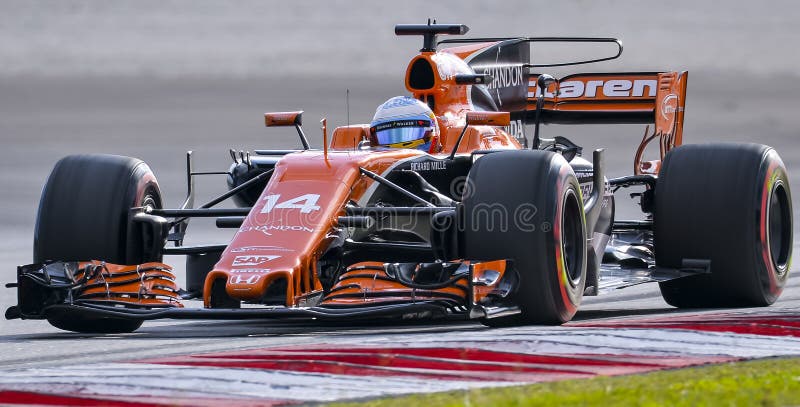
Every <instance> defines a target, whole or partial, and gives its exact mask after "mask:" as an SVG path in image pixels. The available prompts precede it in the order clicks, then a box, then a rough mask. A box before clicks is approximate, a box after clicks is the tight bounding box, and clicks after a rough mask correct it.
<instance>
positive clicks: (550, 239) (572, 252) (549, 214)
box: [460, 150, 587, 326]
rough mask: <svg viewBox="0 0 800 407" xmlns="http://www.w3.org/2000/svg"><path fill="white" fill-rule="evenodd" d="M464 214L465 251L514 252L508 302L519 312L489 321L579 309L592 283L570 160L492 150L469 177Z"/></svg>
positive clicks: (474, 256)
mask: <svg viewBox="0 0 800 407" xmlns="http://www.w3.org/2000/svg"><path fill="white" fill-rule="evenodd" d="M462 203H463V206H462V211H461V213H460V216H461V219H460V221H461V224H462V225H463V228H464V229H463V234H462V236H463V246H462V247H463V250H464V253H463V254H464V256H465V258H467V259H471V260H497V259H511V260H513V265H514V268H513V269H512V270H510V271H509V272H516V273H517V277H518V284H517V290H516V292H514V293H513V294H510V298H509V301H508V302H509V304H513V305H517V306H519V308H520V310H521V311H522V313H521V314H520V315H516V316H511V317H503V318H498V319H486V320H484V321H482V322H483V323H484V324H486V325H490V326H505V325H513V324H518V323H528V324H561V323H564V322H567V321H569V320H570V319H572V317H573V316H574V315H575V312H576V311H577V309H578V305H580V302H581V299H582V297H583V291H584V287H585V284H586V254H587V241H586V218H585V216H584V212H583V201H582V199H581V192H580V187H579V185H578V180H577V178H576V177H575V173H574V172H573V170H572V168H571V167H570V165H569V164H568V163H567V161H566V160H565V159H564V158H563V157H562V156H561V155H560V154H555V153H552V152H549V151H530V150H522V151H509V152H500V153H492V154H487V155H485V156H483V157H481V158H480V159H479V160H477V161H476V162H475V164H474V165H473V167H472V169H471V170H470V172H469V176H468V179H467V190H466V193H465V196H464V197H463V201H462Z"/></svg>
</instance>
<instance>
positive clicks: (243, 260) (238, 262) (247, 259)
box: [233, 256, 281, 266]
mask: <svg viewBox="0 0 800 407" xmlns="http://www.w3.org/2000/svg"><path fill="white" fill-rule="evenodd" d="M279 257H281V256H236V257H235V258H234V259H233V265H234V266H258V265H259V264H264V263H266V262H268V261H272V260H275V259H277V258H279Z"/></svg>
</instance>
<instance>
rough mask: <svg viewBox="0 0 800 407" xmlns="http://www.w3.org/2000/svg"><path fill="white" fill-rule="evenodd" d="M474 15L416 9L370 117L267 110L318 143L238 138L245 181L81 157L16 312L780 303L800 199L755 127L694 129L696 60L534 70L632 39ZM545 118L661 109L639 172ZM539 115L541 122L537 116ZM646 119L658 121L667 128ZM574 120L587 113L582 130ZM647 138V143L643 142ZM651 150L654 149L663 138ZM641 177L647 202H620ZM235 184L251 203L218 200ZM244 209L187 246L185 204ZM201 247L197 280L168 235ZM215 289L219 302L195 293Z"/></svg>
mask: <svg viewBox="0 0 800 407" xmlns="http://www.w3.org/2000/svg"><path fill="white" fill-rule="evenodd" d="M467 30H468V29H467V27H466V26H464V25H457V24H435V23H434V24H430V23H428V24H427V25H426V24H422V25H398V26H397V27H395V33H396V34H398V35H419V36H421V37H422V38H423V47H422V49H421V51H420V53H419V54H418V55H416V56H414V57H413V58H412V59H411V62H410V63H409V64H408V69H407V70H406V77H405V85H406V89H408V91H409V92H410V95H411V96H410V97H409V96H406V97H395V98H392V99H389V100H388V101H387V102H386V103H384V104H383V105H381V106H380V107H379V108H378V109H377V111H376V113H375V118H374V119H373V121H372V122H371V123H370V124H363V125H352V126H351V125H349V126H345V127H339V128H336V129H335V130H333V131H332V133H331V134H330V136H328V134H327V129H325V126H324V124H323V134H324V140H325V142H324V146H323V148H322V149H312V148H310V146H309V144H308V142H307V140H306V137H305V135H304V133H303V130H302V128H301V112H281V113H267V114H266V115H265V119H266V125H267V126H268V127H273V126H289V127H294V128H296V130H297V132H298V134H299V136H300V139H301V142H302V146H303V147H302V149H298V150H289V151H286V150H283V151H277V150H256V151H255V154H254V155H252V156H251V155H250V154H247V155H245V154H238V155H237V154H233V158H234V164H233V166H232V167H231V168H230V170H229V172H228V174H229V179H228V186H229V190H228V192H226V193H224V194H223V195H221V196H220V197H219V198H218V199H214V200H213V201H211V202H208V203H207V204H205V205H202V206H200V207H199V208H194V205H193V201H194V198H193V192H192V191H193V184H194V179H195V177H196V176H198V175H202V174H203V173H200V172H195V171H194V170H193V168H192V160H191V153H190V154H189V155H188V157H187V158H188V159H187V167H188V172H187V178H188V190H189V193H188V197H187V199H186V201H185V202H184V204H183V205H182V206H181V207H180V208H175V209H167V208H164V207H163V206H162V193H161V191H160V190H159V186H158V182H157V181H156V178H155V176H154V175H153V173H152V172H151V171H150V169H149V168H148V166H147V165H146V164H145V163H143V162H142V161H140V160H137V159H133V158H127V157H119V156H108V155H77V156H69V157H66V158H64V159H62V160H61V161H59V162H58V163H57V164H56V166H55V168H54V169H53V172H52V174H51V175H50V178H49V179H48V181H47V184H46V185H45V188H44V191H43V193H42V198H41V202H40V204H39V213H38V219H37V222H36V232H35V240H34V256H33V261H34V262H35V264H31V265H26V266H20V267H19V268H18V274H17V282H16V283H12V284H9V285H8V286H9V287H15V288H16V289H17V295H18V305H16V306H13V307H11V308H9V309H8V310H7V311H6V318H9V319H13V318H22V319H47V320H48V321H49V322H50V323H51V324H52V325H54V326H56V327H58V328H61V329H66V330H70V331H78V332H129V331H133V330H135V329H137V328H138V327H139V326H141V324H142V321H144V320H150V319H156V318H179V319H248V318H254V319H258V318H262V319H263V318H286V319H317V320H335V319H350V320H355V319H376V318H398V319H413V318H458V319H476V320H480V321H481V322H484V323H486V324H488V325H508V324H518V323H531V324H559V323H563V322H565V321H569V320H570V319H571V318H572V317H573V315H574V314H575V312H576V310H577V309H578V307H579V306H580V303H581V299H582V297H583V296H585V295H598V294H601V293H603V292H605V291H608V290H614V289H619V288H624V287H628V286H632V285H636V284H640V283H644V282H658V283H659V285H660V287H661V292H662V294H663V296H664V299H665V300H666V301H667V302H668V303H669V304H672V305H674V306H677V307H721V306H726V307H727V306H759V305H761V306H764V305H769V304H771V303H773V302H774V301H775V300H776V299H777V298H778V296H779V295H780V294H781V291H782V288H783V286H784V284H785V282H786V279H787V276H788V273H789V265H790V260H791V253H792V202H791V194H790V191H789V182H788V180H787V172H786V169H785V167H784V164H783V162H782V161H781V159H780V157H779V156H778V153H777V152H775V151H774V150H773V149H772V148H770V147H766V146H763V145H758V144H707V145H686V146H681V144H682V125H683V117H684V104H685V100H686V83H687V73H686V72H636V73H592V74H575V75H570V76H566V77H563V78H561V79H555V78H554V77H552V76H550V75H547V74H538V73H534V72H536V71H534V70H540V69H543V68H547V67H548V66H565V65H577V64H583V63H591V62H598V61H603V60H609V59H614V58H617V57H619V56H620V54H621V53H622V45H621V44H620V43H619V41H617V40H616V39H613V38H551V37H544V38H523V37H520V38H472V39H463V38H461V37H450V38H451V39H447V40H442V41H440V40H439V36H441V35H463V34H465V33H466V32H467ZM554 42H561V43H599V44H604V45H605V46H611V47H613V49H614V52H611V53H609V55H608V56H607V57H604V58H597V59H592V60H584V61H576V62H569V63H563V64H549V65H542V64H539V65H537V64H536V63H535V62H536V61H533V62H534V63H532V62H531V58H530V56H531V52H532V49H536V47H537V45H539V44H541V43H554ZM543 123H562V124H582V123H651V124H653V127H652V129H653V130H652V132H651V131H649V130H648V131H647V132H646V133H645V136H644V138H643V139H642V141H641V144H640V146H639V148H638V150H637V152H636V155H635V157H634V158H633V171H632V175H629V176H625V177H620V178H613V179H608V178H606V177H605V176H604V172H605V171H604V166H603V154H604V152H603V151H602V150H596V151H593V152H592V153H591V154H589V157H588V158H591V162H590V161H588V160H587V159H585V158H584V157H583V156H582V153H583V152H582V149H581V147H580V146H578V145H576V144H574V143H573V142H572V141H570V140H568V139H567V138H564V137H555V138H547V137H545V136H544V135H542V134H541V132H540V130H539V125H540V124H543ZM526 125H531V127H532V128H533V134H532V135H531V137H527V136H526V135H525V129H526ZM649 128H650V127H648V129H649ZM576 132H578V130H576ZM648 146H650V147H651V149H649V150H647V151H646V149H647V147H648ZM646 152H647V153H649V154H650V155H651V158H656V159H655V160H645V159H644V157H645V153H646ZM629 187H636V188H637V189H636V190H637V191H639V190H640V191H642V192H640V193H636V194H632V195H631V196H633V197H634V198H635V199H638V200H639V201H640V204H641V209H642V211H643V216H642V220H633V221H631V220H615V219H614V192H616V191H618V190H620V189H623V190H624V189H625V188H629ZM228 198H231V199H233V200H234V201H235V202H236V203H237V206H238V208H234V209H217V208H215V207H214V206H215V205H217V204H218V203H220V202H221V201H223V200H225V199H228ZM193 217H215V218H216V223H217V226H218V227H220V228H237V229H238V232H237V233H236V234H235V236H234V237H233V239H232V240H231V241H230V242H228V243H226V244H219V245H210V246H185V245H183V240H184V236H185V233H186V230H187V225H188V222H189V219H191V218H193ZM178 254H179V255H185V256H186V259H187V260H186V280H187V286H186V287H185V288H183V289H181V288H179V287H178V286H177V285H176V283H175V277H174V274H173V273H172V270H171V268H170V267H169V266H168V265H166V264H162V263H161V259H162V256H163V255H178ZM195 298H196V299H199V298H202V300H203V305H204V306H203V307H198V306H195V307H184V306H183V303H182V302H183V301H187V300H190V299H195Z"/></svg>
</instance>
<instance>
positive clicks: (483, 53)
mask: <svg viewBox="0 0 800 407" xmlns="http://www.w3.org/2000/svg"><path fill="white" fill-rule="evenodd" d="M537 42H589V43H611V44H616V46H617V47H618V48H617V52H616V54H615V55H610V56H608V57H605V58H596V59H589V60H582V61H575V62H565V63H558V64H539V65H537V64H534V63H531V61H530V59H531V46H530V44H533V43H537ZM439 44H462V45H460V46H456V47H452V48H446V49H443V50H442V51H443V52H449V53H453V54H455V55H458V56H459V57H461V58H462V59H464V61H466V62H467V64H469V65H470V67H471V68H472V69H473V70H474V71H475V72H476V73H485V74H489V75H491V76H492V78H493V79H492V81H491V82H489V83H487V84H486V85H485V86H483V85H480V86H473V89H472V90H471V97H470V99H471V101H472V103H473V105H474V106H475V107H476V108H478V109H483V110H500V111H508V112H511V120H512V123H511V126H510V127H509V131H510V132H511V134H513V135H514V136H515V137H517V138H518V139H519V140H520V141H521V142H523V143H524V141H526V137H525V125H526V124H533V123H534V121H535V117H536V114H537V112H536V110H537V109H536V106H537V103H536V102H537V97H538V96H540V93H541V90H540V89H538V87H537V79H538V77H539V74H538V73H534V72H532V70H533V69H536V68H543V67H553V66H569V65H580V64H588V63H595V62H600V61H607V60H611V59H615V58H618V57H619V56H620V55H621V54H622V44H621V43H620V42H619V41H618V40H617V39H615V38H554V37H540V38H471V39H448V40H444V41H440V42H439ZM687 78H688V73H687V72H686V71H681V72H632V73H579V74H574V75H568V76H565V77H563V78H561V79H558V80H556V81H555V82H554V83H551V84H550V85H549V86H548V88H547V89H545V90H544V105H543V108H542V110H541V111H540V112H539V117H540V120H541V123H554V124H616V123H642V124H653V125H654V126H653V133H652V134H651V133H650V130H649V126H648V130H647V133H645V136H644V137H643V139H642V143H641V144H640V146H639V149H638V150H637V155H636V158H635V165H634V167H635V168H634V171H635V173H636V174H642V173H657V172H658V167H659V166H660V160H656V161H649V162H645V161H643V160H642V155H643V152H644V149H645V147H646V146H647V144H649V143H650V142H651V141H653V140H655V139H659V150H660V151H659V153H660V158H663V157H664V155H665V154H666V153H667V151H669V150H670V149H672V148H673V147H675V146H678V145H680V144H681V143H682V141H683V115H684V107H685V104H686V82H687Z"/></svg>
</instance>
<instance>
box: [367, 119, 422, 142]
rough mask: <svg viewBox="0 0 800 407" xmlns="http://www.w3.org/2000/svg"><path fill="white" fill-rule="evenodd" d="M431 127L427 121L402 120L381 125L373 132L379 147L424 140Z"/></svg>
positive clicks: (375, 127) (373, 129)
mask: <svg viewBox="0 0 800 407" xmlns="http://www.w3.org/2000/svg"><path fill="white" fill-rule="evenodd" d="M430 125H431V122H430V121H427V120H402V121H396V122H389V123H382V124H379V125H377V126H374V127H372V131H373V133H374V134H375V139H376V141H377V143H378V144H379V145H389V144H397V143H406V142H409V141H415V140H420V139H423V138H425V134H426V133H427V132H428V131H430Z"/></svg>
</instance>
